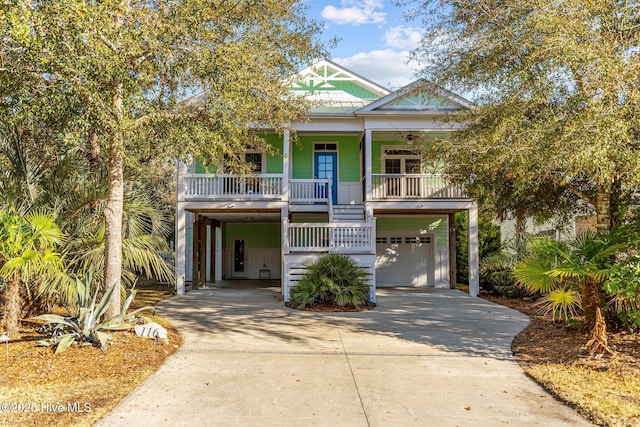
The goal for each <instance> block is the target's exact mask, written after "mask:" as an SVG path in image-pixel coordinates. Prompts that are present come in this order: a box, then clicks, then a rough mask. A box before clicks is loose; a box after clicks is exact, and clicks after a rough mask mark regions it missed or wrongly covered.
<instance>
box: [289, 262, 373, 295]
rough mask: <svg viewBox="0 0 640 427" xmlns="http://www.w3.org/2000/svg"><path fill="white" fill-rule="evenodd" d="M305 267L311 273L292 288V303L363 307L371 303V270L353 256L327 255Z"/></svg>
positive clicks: (308, 263) (306, 264)
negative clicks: (362, 265)
mask: <svg viewBox="0 0 640 427" xmlns="http://www.w3.org/2000/svg"><path fill="white" fill-rule="evenodd" d="M304 266H305V268H306V270H307V272H306V273H305V275H304V276H303V277H302V279H300V281H299V282H298V284H297V285H296V286H295V287H293V288H292V289H291V303H292V304H293V305H295V306H297V307H298V308H305V307H310V306H314V305H323V304H326V305H336V306H338V307H347V306H352V307H355V308H360V307H362V306H364V305H366V304H367V303H368V302H369V283H368V282H367V276H368V275H369V273H367V271H366V270H365V269H364V268H362V267H360V266H359V265H358V264H357V263H356V262H355V261H354V260H353V259H352V258H351V257H349V256H347V255H340V254H327V255H324V256H322V257H320V258H318V260H317V261H315V262H313V261H311V260H308V261H306V262H305V264H304Z"/></svg>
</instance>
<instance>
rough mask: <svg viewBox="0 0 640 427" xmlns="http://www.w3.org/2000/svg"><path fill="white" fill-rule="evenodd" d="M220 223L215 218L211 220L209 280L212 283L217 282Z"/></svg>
mask: <svg viewBox="0 0 640 427" xmlns="http://www.w3.org/2000/svg"><path fill="white" fill-rule="evenodd" d="M219 224H220V223H219V222H218V221H216V220H215V219H214V220H211V236H210V237H211V253H210V254H209V255H210V259H209V262H210V264H209V265H210V267H209V281H210V282H211V283H216V243H217V242H216V230H217V228H218V226H219Z"/></svg>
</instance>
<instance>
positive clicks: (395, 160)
mask: <svg viewBox="0 0 640 427" xmlns="http://www.w3.org/2000/svg"><path fill="white" fill-rule="evenodd" d="M382 157H383V162H384V173H385V174H407V173H409V174H411V173H422V170H423V167H422V153H421V152H420V150H419V149H417V148H412V149H411V148H385V149H383V155H382Z"/></svg>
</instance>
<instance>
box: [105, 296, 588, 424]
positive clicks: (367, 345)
mask: <svg viewBox="0 0 640 427" xmlns="http://www.w3.org/2000/svg"><path fill="white" fill-rule="evenodd" d="M279 296H280V294H279V292H278V288H275V287H264V288H253V289H249V288H244V289H211V290H198V291H193V292H189V293H188V294H187V295H185V296H179V297H174V298H171V299H170V300H167V301H164V302H162V303H160V304H159V305H158V311H159V313H160V314H161V315H162V316H165V317H166V318H167V319H169V320H170V321H171V322H173V324H174V325H175V326H177V327H178V329H179V330H180V331H181V332H182V334H183V336H184V345H183V346H182V348H181V349H180V350H179V351H178V352H177V353H176V354H175V355H173V356H172V357H171V358H169V359H168V360H167V361H166V362H165V364H164V365H163V366H162V367H161V368H160V369H159V370H158V371H157V372H156V373H154V374H153V375H151V376H150V377H149V378H148V379H147V380H146V381H145V382H144V383H142V384H141V385H140V386H139V387H138V388H137V389H136V390H134V391H133V392H132V393H131V394H130V395H129V396H127V397H126V398H125V399H124V400H123V401H122V402H121V403H120V404H119V405H118V406H117V407H116V408H115V409H114V410H113V411H112V412H111V413H110V414H109V415H108V416H106V417H105V418H104V419H103V420H102V421H101V422H99V423H98V425H100V426H127V425H140V424H141V423H143V424H144V425H156V426H158V425H166V426H205V425H207V426H310V425H312V426H332V427H336V426H350V427H353V426H483V427H486V426H496V425H514V426H563V425H572V426H573V425H590V424H589V423H588V422H587V421H585V420H584V419H583V418H582V417H580V416H579V415H577V414H576V413H575V412H574V411H572V410H571V409H569V408H567V407H566V406H564V405H563V404H561V403H559V402H557V401H556V400H555V399H554V398H553V397H552V396H551V395H549V394H548V393H546V392H545V391H544V390H543V389H542V388H541V387H539V386H538V385H536V384H535V383H534V382H533V381H531V380H530V379H529V378H528V377H526V376H525V374H524V373H523V371H522V370H521V369H520V367H519V366H518V365H517V364H516V363H515V361H514V360H513V358H512V355H511V351H510V343H511V341H512V339H513V337H514V336H515V335H516V334H517V333H518V332H520V331H521V330H522V329H524V328H525V327H526V325H527V323H528V318H527V317H526V316H524V315H522V314H520V313H518V312H516V311H513V310H510V309H508V308H505V307H501V306H498V305H495V304H493V303H490V302H487V301H484V300H482V299H479V298H471V297H469V296H468V295H467V294H464V293H462V292H459V291H455V290H433V289H430V290H419V291H417V290H406V289H405V290H402V289H390V290H378V307H377V308H376V309H375V310H372V311H367V312H360V313H310V312H303V311H297V310H290V309H287V308H286V307H284V305H283V303H282V302H279V301H278V298H279Z"/></svg>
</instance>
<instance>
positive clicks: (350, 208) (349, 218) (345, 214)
mask: <svg viewBox="0 0 640 427" xmlns="http://www.w3.org/2000/svg"><path fill="white" fill-rule="evenodd" d="M331 221H332V222H365V214H364V206H363V205H334V207H333V215H332V219H331Z"/></svg>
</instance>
